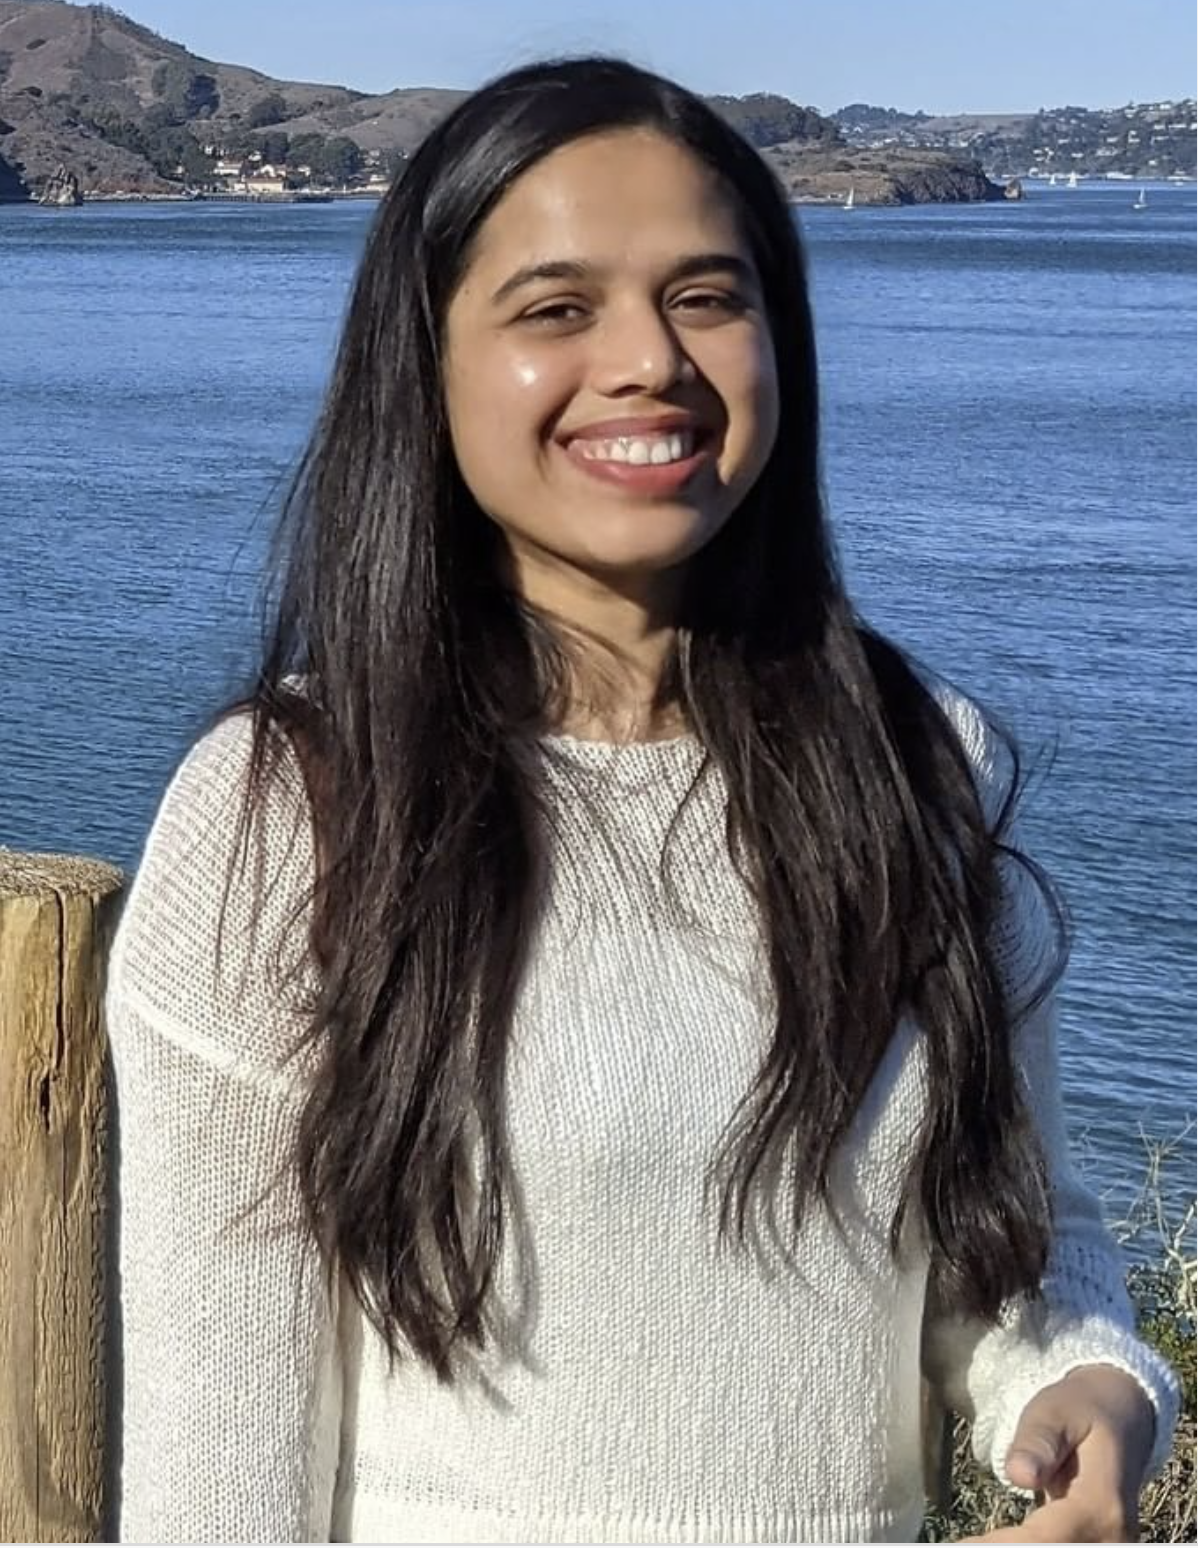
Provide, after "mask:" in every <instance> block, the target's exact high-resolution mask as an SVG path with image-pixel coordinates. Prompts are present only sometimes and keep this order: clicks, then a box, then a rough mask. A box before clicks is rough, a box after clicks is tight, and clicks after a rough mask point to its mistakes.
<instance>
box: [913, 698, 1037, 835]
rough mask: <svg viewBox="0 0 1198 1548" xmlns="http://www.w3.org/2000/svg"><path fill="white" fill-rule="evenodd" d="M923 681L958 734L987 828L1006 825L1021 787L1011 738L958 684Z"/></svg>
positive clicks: (992, 828) (950, 725)
mask: <svg viewBox="0 0 1198 1548" xmlns="http://www.w3.org/2000/svg"><path fill="white" fill-rule="evenodd" d="M920 681H921V682H922V683H923V686H924V688H925V689H926V690H927V692H928V694H929V695H930V696H931V698H932V700H933V702H934V703H935V704H936V706H937V707H938V708H939V710H940V712H941V714H942V715H943V716H944V718H945V720H946V721H947V722H948V724H949V727H950V728H951V729H952V731H953V732H954V733H955V735H956V738H957V741H958V742H959V744H960V746H961V751H962V752H963V753H964V755H965V758H966V760H967V762H968V764H969V768H970V771H971V773H972V775H973V782H974V785H975V787H976V789H977V793H978V800H979V802H980V803H981V807H982V813H983V816H984V817H985V820H986V824H987V826H988V827H989V828H991V830H994V829H996V828H997V827H999V826H1000V825H1001V824H1002V823H1003V819H1004V817H1005V816H1006V814H1007V812H1008V809H1009V808H1010V806H1011V803H1012V799H1013V796H1014V793H1015V788H1016V785H1017V783H1018V773H1019V768H1018V761H1017V759H1016V756H1015V751H1014V742H1013V741H1012V739H1011V737H1010V736H1009V735H1008V734H1007V733H1006V732H1005V731H1004V730H1002V729H1001V728H1000V727H999V726H998V725H997V723H996V722H995V721H994V720H992V719H991V718H990V717H989V716H988V715H987V714H986V712H985V711H984V710H983V709H982V707H981V705H980V704H978V702H977V700H976V699H973V698H971V697H970V696H969V695H968V694H967V693H965V692H963V690H962V689H960V688H958V687H956V686H955V684H953V683H950V682H948V681H947V680H946V679H945V678H943V677H937V676H934V675H933V674H931V673H929V672H926V671H925V672H921V673H920Z"/></svg>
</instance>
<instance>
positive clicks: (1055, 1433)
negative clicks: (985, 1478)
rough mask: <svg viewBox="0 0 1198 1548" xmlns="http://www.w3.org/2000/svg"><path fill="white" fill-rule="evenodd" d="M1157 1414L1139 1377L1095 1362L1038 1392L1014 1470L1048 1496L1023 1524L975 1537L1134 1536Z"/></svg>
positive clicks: (1009, 1463) (1018, 1437) (1019, 1433)
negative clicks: (1141, 1486) (1137, 1379)
mask: <svg viewBox="0 0 1198 1548" xmlns="http://www.w3.org/2000/svg"><path fill="white" fill-rule="evenodd" d="M1155 1425H1156V1415H1155V1413H1154V1411H1153V1407H1152V1404H1151V1403H1150V1402H1149V1401H1148V1398H1147V1397H1146V1396H1145V1394H1144V1391H1143V1389H1142V1387H1141V1386H1140V1384H1139V1382H1137V1381H1135V1380H1134V1379H1133V1378H1132V1377H1131V1376H1128V1375H1127V1374H1126V1373H1125V1372H1123V1371H1120V1370H1116V1369H1115V1367H1114V1366H1110V1365H1087V1366H1081V1367H1079V1368H1078V1369H1077V1370H1074V1371H1070V1372H1069V1374H1068V1375H1067V1376H1066V1377H1064V1378H1063V1379H1062V1380H1061V1381H1058V1382H1056V1383H1054V1385H1053V1386H1051V1387H1046V1388H1045V1389H1044V1391H1043V1392H1040V1393H1037V1395H1036V1396H1035V1397H1034V1398H1033V1399H1032V1401H1031V1402H1030V1403H1029V1404H1028V1405H1027V1407H1026V1408H1025V1409H1024V1410H1023V1413H1022V1414H1021V1415H1020V1418H1019V1424H1018V1426H1017V1427H1016V1430H1015V1439H1014V1441H1013V1442H1012V1443H1011V1449H1010V1451H1008V1453H1007V1459H1006V1467H1007V1477H1008V1478H1009V1479H1010V1481H1011V1482H1012V1483H1013V1484H1017V1485H1018V1486H1019V1487H1020V1488H1023V1489H1032V1490H1034V1491H1035V1492H1036V1494H1037V1495H1038V1496H1040V1497H1041V1503H1039V1504H1038V1505H1037V1507H1036V1509H1035V1510H1033V1511H1030V1512H1029V1513H1028V1515H1027V1516H1026V1517H1025V1518H1024V1520H1023V1522H1022V1523H1021V1524H1020V1525H1019V1526H1017V1527H1003V1528H1002V1529H1001V1530H998V1531H994V1532H986V1533H984V1534H983V1535H982V1536H980V1537H967V1538H963V1539H962V1541H963V1542H968V1543H1021V1542H1029V1543H1134V1542H1136V1541H1138V1537H1139V1501H1140V1485H1141V1484H1142V1483H1143V1481H1144V1472H1145V1469H1146V1468H1147V1465H1148V1458H1149V1455H1150V1454H1151V1451H1152V1442H1153V1432H1154V1429H1155Z"/></svg>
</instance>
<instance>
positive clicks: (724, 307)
mask: <svg viewBox="0 0 1198 1548" xmlns="http://www.w3.org/2000/svg"><path fill="white" fill-rule="evenodd" d="M670 304H671V306H672V307H673V308H675V309H680V310H682V311H684V312H688V313H691V314H692V315H694V316H696V317H703V316H710V317H712V318H716V317H735V316H739V315H740V313H741V312H743V311H744V310H745V307H746V305H747V303H746V302H745V301H744V300H742V298H741V297H740V296H738V295H737V294H736V293H735V292H733V291H729V290H685V291H683V292H682V294H681V295H679V296H675V298H674V300H673V301H672V302H671V303H670Z"/></svg>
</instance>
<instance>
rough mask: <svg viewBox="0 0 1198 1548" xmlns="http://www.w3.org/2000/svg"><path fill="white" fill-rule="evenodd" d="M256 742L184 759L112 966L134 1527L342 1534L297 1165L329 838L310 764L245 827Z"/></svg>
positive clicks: (128, 1514)
mask: <svg viewBox="0 0 1198 1548" xmlns="http://www.w3.org/2000/svg"><path fill="white" fill-rule="evenodd" d="M248 744H249V736H248V723H247V722H246V721H245V720H244V719H239V720H236V721H229V722H226V723H225V724H224V725H222V726H221V727H219V728H218V729H217V730H216V731H215V732H213V733H212V734H211V735H210V736H208V737H206V738H205V739H204V741H202V742H201V743H200V744H199V746H198V747H197V748H196V749H195V750H194V751H193V753H192V754H191V756H190V757H189V758H188V760H187V761H186V763H185V764H184V765H183V767H182V769H181V770H180V772H179V773H178V775H177V776H176V778H175V780H174V782H173V783H172V786H171V788H170V790H169V791H168V793H167V796H166V798H165V800H164V802H163V805H162V808H161V810H160V812H159V814H158V817H157V819H156V821H155V824H154V828H153V831H152V833H151V835H150V839H149V842H148V844H147V847H146V852H145V856H144V859H143V862H142V865H141V867H140V869H139V871H138V874H137V878H136V880H135V882H134V886H133V890H132V893H131V896H130V899H129V903H128V906H127V908H126V912H125V915H124V918H123V920H122V922H121V926H120V930H119V932H118V937H117V941H116V944H115V947H114V951H113V956H112V962H111V966H110V975H109V992H108V1004H107V1016H108V1027H109V1036H110V1040H111V1045H112V1054H113V1061H114V1068H115V1073H116V1088H117V1124H118V1147H119V1172H118V1176H119V1220H120V1237H121V1250H120V1318H121V1326H120V1336H121V1346H122V1359H123V1368H124V1369H123V1419H122V1451H123V1456H122V1475H121V1499H120V1520H121V1537H122V1540H125V1541H137V1542H161V1543H171V1542H188V1543H202V1542H299V1541H303V1542H308V1541H327V1540H328V1538H329V1534H330V1514H331V1505H332V1494H333V1487H334V1483H335V1475H336V1467H337V1453H338V1431H339V1426H340V1377H339V1370H338V1360H337V1340H336V1315H335V1306H334V1304H333V1301H334V1297H333V1294H332V1293H331V1291H330V1288H329V1284H328V1277H327V1272H326V1266H325V1264H324V1262H323V1261H322V1258H321V1255H320V1254H319V1252H318V1251H317V1249H316V1247H315V1244H314V1242H313V1241H312V1239H311V1236H310V1234H309V1232H308V1231H307V1229H306V1227H305V1224H304V1219H303V1213H302V1210H301V1207H300V1200H299V1198H298V1194H297V1189H296V1186H295V1183H294V1180H293V1177H292V1173H291V1170H290V1168H289V1166H288V1160H289V1155H290V1149H291V1145H292V1143H293V1139H294V1134H295V1126H296V1121H297V1116H298V1112H299V1106H300V1101H301V1093H302V1083H303V1068H302V1063H301V1062H300V1061H297V1060H296V1059H295V1058H293V1057H290V1055H292V1054H294V1053H295V1051H296V1050H297V1047H298V1044H299V1042H300V1039H301V1037H302V1033H303V1026H304V1022H303V1009H302V1006H303V984H302V976H303V975H302V972H301V973H300V974H298V975H297V974H296V973H294V972H293V971H292V965H293V964H295V963H297V962H298V961H299V957H300V953H301V951H302V944H303V931H304V928H305V924H304V918H303V915H302V912H297V910H298V909H302V900H303V898H304V894H305V890H306V887H307V885H308V881H309V878H310V874H311V846H310V840H309V838H308V830H307V815H306V810H305V806H304V803H303V800H302V787H301V786H300V785H299V784H298V782H297V781H296V780H295V779H292V781H291V783H290V785H288V784H287V782H286V781H284V782H283V783H280V784H279V785H278V786H277V787H276V791H275V795H274V796H273V797H272V800H271V802H270V803H269V805H268V806H267V808H266V811H265V813H264V814H263V817H262V820H261V822H260V823H259V824H257V825H256V826H255V828H254V829H252V830H251V831H250V833H249V835H248V840H247V842H246V843H245V844H244V845H240V844H239V843H238V828H237V819H238V813H239V810H240V800H241V791H242V780H243V778H244V775H245V772H246V768H247V763H248Z"/></svg>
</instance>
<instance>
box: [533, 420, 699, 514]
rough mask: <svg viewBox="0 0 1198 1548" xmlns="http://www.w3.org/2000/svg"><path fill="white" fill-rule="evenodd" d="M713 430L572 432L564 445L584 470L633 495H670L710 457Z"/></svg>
mask: <svg viewBox="0 0 1198 1548" xmlns="http://www.w3.org/2000/svg"><path fill="white" fill-rule="evenodd" d="M712 443H713V437H712V435H711V434H710V433H709V432H707V431H703V430H695V429H692V428H686V429H675V430H668V431H664V432H661V433H658V434H650V435H646V434H641V435H618V436H581V435H577V436H573V437H572V438H571V439H570V440H569V441H567V442H566V443H565V446H564V448H563V450H564V451H565V454H566V456H567V457H568V458H569V459H570V461H571V462H572V463H573V465H574V466H575V467H576V468H577V469H579V471H580V472H582V473H585V474H587V475H588V476H589V477H591V478H595V479H599V480H601V481H602V482H604V483H606V484H609V485H611V486H613V487H614V488H616V489H623V490H624V491H626V492H627V493H629V494H634V495H643V496H647V497H653V496H657V497H659V498H665V499H669V498H670V497H672V496H676V495H678V494H679V493H680V492H681V491H682V490H683V488H684V487H685V486H686V484H687V483H689V481H690V480H691V479H692V478H694V476H695V474H696V473H698V472H699V471H700V470H701V469H703V468H705V467H707V466H708V465H709V464H710V462H711V446H712Z"/></svg>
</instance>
